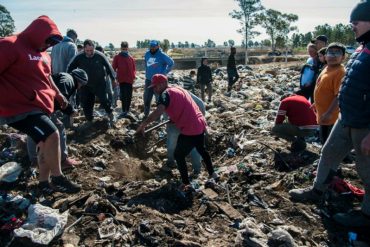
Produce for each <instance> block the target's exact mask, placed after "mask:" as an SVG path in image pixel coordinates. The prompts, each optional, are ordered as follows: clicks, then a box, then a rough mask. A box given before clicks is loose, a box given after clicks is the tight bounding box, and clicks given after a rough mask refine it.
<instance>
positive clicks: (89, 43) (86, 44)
mask: <svg viewBox="0 0 370 247" xmlns="http://www.w3.org/2000/svg"><path fill="white" fill-rule="evenodd" d="M88 45H89V46H93V47H95V44H94V42H93V41H92V40H91V39H85V41H84V47H86V46H88Z"/></svg>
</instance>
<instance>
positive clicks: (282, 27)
mask: <svg viewBox="0 0 370 247" xmlns="http://www.w3.org/2000/svg"><path fill="white" fill-rule="evenodd" d="M258 20H259V21H260V23H261V26H262V27H263V28H264V29H265V30H266V33H267V34H268V35H269V36H270V40H271V49H272V50H275V45H276V38H277V37H280V38H282V39H283V40H284V42H287V39H288V34H289V33H290V32H291V31H294V30H296V29H297V27H295V26H291V24H292V22H295V21H297V20H298V16H297V15H294V14H284V13H281V12H279V11H277V10H273V9H268V10H265V11H264V12H262V13H261V14H259V15H258Z"/></svg>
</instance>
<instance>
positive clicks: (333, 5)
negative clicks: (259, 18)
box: [0, 0, 359, 46]
mask: <svg viewBox="0 0 370 247" xmlns="http://www.w3.org/2000/svg"><path fill="white" fill-rule="evenodd" d="M261 2H262V5H263V6H264V7H265V8H271V9H275V10H278V11H281V12H283V13H292V14H297V15H298V16H299V20H298V21H297V22H296V23H295V25H296V26H298V29H299V32H301V33H306V32H309V31H313V30H314V27H315V26H317V25H321V24H325V23H328V24H330V25H335V24H337V23H344V24H348V22H349V14H350V12H351V10H352V8H353V7H354V6H355V5H356V3H358V2H359V0H283V1H282V0H262V1H261ZM0 4H2V5H4V6H5V7H6V8H7V9H8V10H9V11H10V13H11V16H12V17H13V19H14V21H15V26H16V32H20V31H22V30H23V29H24V28H25V27H27V26H28V24H29V23H30V22H32V20H34V19H35V18H37V17H38V16H40V15H48V16H49V17H51V18H52V19H53V20H54V21H55V22H56V24H57V25H58V27H59V29H60V31H61V32H62V33H63V34H65V32H66V30H67V28H73V29H75V30H76V31H77V33H78V35H79V39H81V40H84V39H86V38H90V39H93V40H96V41H98V42H99V44H101V45H104V46H105V45H108V43H113V44H114V45H115V46H119V44H120V42H121V41H123V40H126V41H128V42H129V43H130V44H131V45H132V46H135V45H136V41H137V40H144V39H158V40H163V39H165V38H167V39H169V40H170V42H174V43H175V44H176V43H177V42H178V41H182V42H185V41H188V42H189V43H191V42H194V43H197V44H203V43H204V42H205V41H207V39H211V40H213V41H215V42H216V44H218V45H219V44H223V42H224V41H226V40H229V39H233V40H235V42H236V44H240V43H241V40H242V36H241V35H240V34H238V33H237V32H236V30H237V29H239V28H240V25H239V23H238V21H237V20H234V19H232V18H231V17H230V16H229V13H230V12H231V11H232V10H233V9H238V6H237V3H236V2H235V1H234V0H181V1H180V0H99V1H97V0H60V1H56V0H0ZM261 31H262V32H263V30H261ZM263 38H266V36H263V35H262V36H260V37H258V38H256V40H261V39H263Z"/></svg>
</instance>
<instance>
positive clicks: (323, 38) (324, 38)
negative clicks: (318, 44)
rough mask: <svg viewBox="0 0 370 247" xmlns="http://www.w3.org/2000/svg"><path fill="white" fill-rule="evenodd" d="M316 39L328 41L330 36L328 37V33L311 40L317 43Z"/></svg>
mask: <svg viewBox="0 0 370 247" xmlns="http://www.w3.org/2000/svg"><path fill="white" fill-rule="evenodd" d="M316 40H320V41H322V42H325V43H328V37H326V35H319V36H317V37H316V38H315V39H313V40H311V42H312V43H315V41H316Z"/></svg>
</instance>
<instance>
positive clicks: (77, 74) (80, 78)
mask: <svg viewBox="0 0 370 247" xmlns="http://www.w3.org/2000/svg"><path fill="white" fill-rule="evenodd" d="M71 75H72V77H73V79H75V80H77V82H79V83H80V84H81V85H82V86H85V85H86V84H87V81H88V79H89V78H88V77H87V74H86V72H85V70H83V69H78V68H77V69H74V70H72V72H71Z"/></svg>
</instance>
